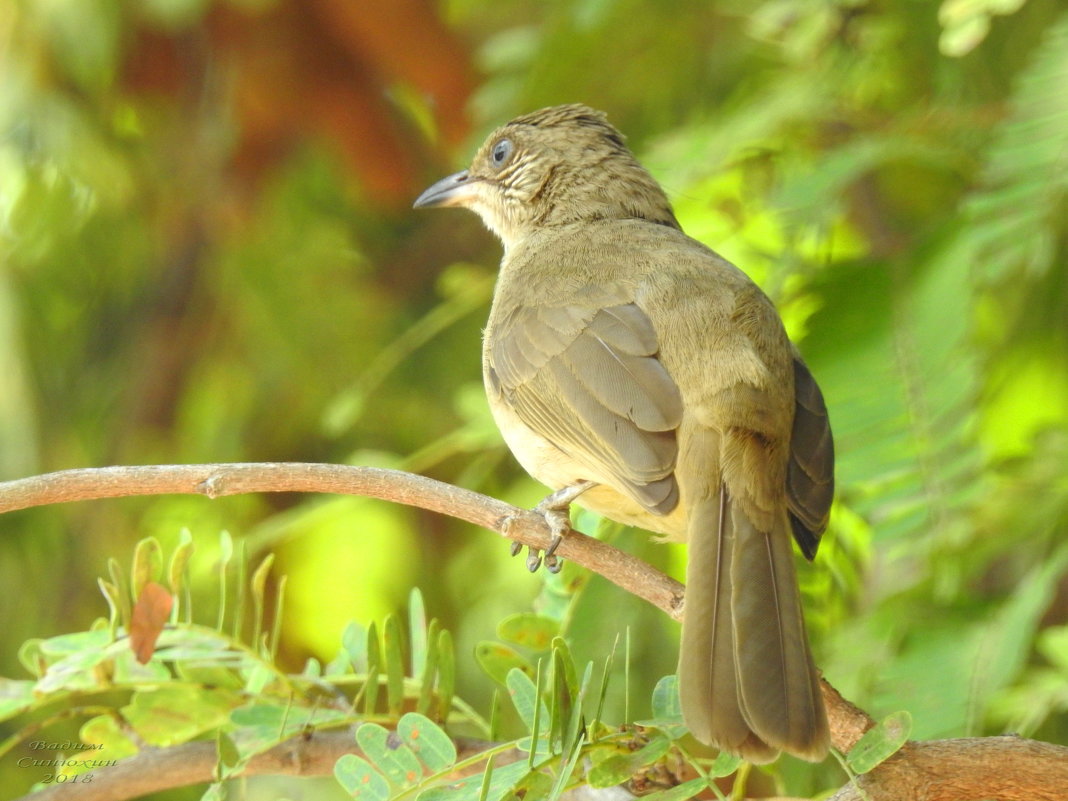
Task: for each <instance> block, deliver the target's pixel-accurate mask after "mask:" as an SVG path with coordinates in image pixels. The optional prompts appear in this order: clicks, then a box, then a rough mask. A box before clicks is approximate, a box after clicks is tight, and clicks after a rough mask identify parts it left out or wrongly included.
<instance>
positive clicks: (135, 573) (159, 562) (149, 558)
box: [130, 537, 163, 601]
mask: <svg viewBox="0 0 1068 801" xmlns="http://www.w3.org/2000/svg"><path fill="white" fill-rule="evenodd" d="M162 574H163V548H161V547H160V544H159V540H157V539H156V538H155V537H145V538H144V539H143V540H141V541H140V542H138V543H137V547H136V548H134V555H133V569H132V570H131V572H130V575H131V577H132V578H131V584H130V589H131V593H132V597H133V599H134V600H135V601H136V600H137V599H138V598H140V597H141V590H143V589H144V588H145V585H146V584H148V582H150V581H155V582H158V581H159V579H160V576H161V575H162Z"/></svg>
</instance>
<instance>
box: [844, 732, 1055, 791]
mask: <svg viewBox="0 0 1068 801" xmlns="http://www.w3.org/2000/svg"><path fill="white" fill-rule="evenodd" d="M1066 794H1068V748H1065V747H1064V746H1060V745H1052V744H1050V743H1042V742H1038V741H1036V740H1025V739H1023V738H1022V737H1016V736H1014V735H1006V736H1004V737H975V738H969V739H961V740H927V741H925V742H910V743H908V744H906V745H905V747H904V748H902V749H901V750H900V751H898V752H897V753H896V754H894V755H893V756H892V757H890V759H888V760H886V762H883V763H882V764H881V765H879V766H878V767H877V768H876V769H875V770H873V771H872V772H871V773H868V774H866V775H864V776H861V777H860V778H859V779H858V781H857V784H856V785H853V784H847V785H846V786H845V787H843V788H842V789H841V790H839V791H838V792H837V793H835V795H834V796H832V797H831V800H830V801H869V800H870V801H977V799H984V798H996V799H997V800H998V801H1064V798H1065V797H1066Z"/></svg>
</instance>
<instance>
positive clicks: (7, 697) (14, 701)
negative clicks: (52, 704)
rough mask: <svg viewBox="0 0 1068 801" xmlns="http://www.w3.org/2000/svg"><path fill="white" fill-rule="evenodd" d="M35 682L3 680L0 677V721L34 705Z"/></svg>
mask: <svg viewBox="0 0 1068 801" xmlns="http://www.w3.org/2000/svg"><path fill="white" fill-rule="evenodd" d="M34 685H36V682H34V681H29V680H21V681H20V680H16V679H5V678H4V677H2V676H0V721H3V720H7V719H8V718H10V717H14V716H15V715H17V714H19V713H20V712H22V711H23V710H26V709H29V708H30V707H32V706H33V705H34V703H35V702H36V700H37V696H36V695H34V692H33V688H34Z"/></svg>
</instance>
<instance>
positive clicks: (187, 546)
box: [167, 528, 194, 599]
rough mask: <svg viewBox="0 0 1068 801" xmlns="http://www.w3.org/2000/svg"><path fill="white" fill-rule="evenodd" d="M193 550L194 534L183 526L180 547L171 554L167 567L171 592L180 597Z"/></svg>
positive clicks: (179, 540) (179, 541)
mask: <svg viewBox="0 0 1068 801" xmlns="http://www.w3.org/2000/svg"><path fill="white" fill-rule="evenodd" d="M193 550H194V547H193V535H192V534H190V533H189V529H187V528H183V529H182V533H181V534H180V535H179V539H178V547H176V548H175V549H174V553H173V554H171V563H170V565H169V566H168V567H167V581H168V583H169V584H170V587H171V592H172V593H174V594H175V596H176V597H178V598H179V599H180V598H181V594H180V593H181V591H182V589H183V588H184V585H185V571H186V568H187V567H188V566H189V560H190V558H192V556H193Z"/></svg>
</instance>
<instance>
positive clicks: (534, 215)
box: [415, 104, 678, 247]
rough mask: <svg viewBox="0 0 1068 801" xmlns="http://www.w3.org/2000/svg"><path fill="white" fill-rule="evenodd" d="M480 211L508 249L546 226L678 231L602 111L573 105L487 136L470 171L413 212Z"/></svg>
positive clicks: (443, 184)
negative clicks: (639, 225) (621, 224)
mask: <svg viewBox="0 0 1068 801" xmlns="http://www.w3.org/2000/svg"><path fill="white" fill-rule="evenodd" d="M435 206H463V207H465V208H468V209H471V210H472V211H474V212H477V213H478V215H479V216H480V217H481V218H482V220H483V222H485V224H486V226H487V227H488V228H489V229H490V230H491V231H493V232H494V233H495V234H497V236H499V237H500V238H501V241H502V242H503V243H504V245H505V247H508V246H509V245H511V244H512V243H514V242H515V241H517V240H518V239H520V238H522V237H523V236H525V235H527V234H529V233H530V232H531V231H532V230H533V229H535V228H538V227H542V226H553V225H566V224H569V223H574V222H587V221H592V220H600V219H628V218H641V219H646V220H649V221H650V222H655V223H660V224H662V225H669V226H671V227H674V228H677V227H678V223H677V222H676V220H675V215H674V214H673V213H672V211H671V204H670V203H669V202H668V199H667V197H666V196H665V195H664V191H663V190H662V189H661V188H660V186H659V185H658V184H657V183H656V181H655V180H653V177H652V176H651V175H649V173H648V172H646V170H645V168H644V167H642V166H641V165H640V164H639V163H638V162H637V160H636V159H635V158H634V156H633V155H632V154H631V152H630V151H629V150H628V149H627V146H626V144H625V142H624V138H623V135H622V134H620V133H619V131H617V130H616V129H615V128H614V127H612V126H611V125H610V124H609V123H608V121H607V120H606V118H605V115H604V114H603V113H602V112H600V111H595V110H594V109H591V108H589V107H588V106H583V105H579V104H570V105H566V106H552V107H550V108H544V109H541V110H539V111H534V112H532V113H530V114H525V115H523V116H522V117H517V118H516V119H514V120H512V121H511V122H509V123H506V124H505V125H502V126H501V127H500V128H498V129H497V130H495V131H494V132H493V133H492V134H490V136H489V138H488V139H487V140H486V141H485V143H483V145H482V147H481V148H479V150H478V153H476V154H475V158H474V160H473V161H472V162H471V166H470V167H469V168H468V169H466V170H463V171H462V172H458V173H455V174H454V175H450V176H448V177H447V178H443V179H442V180H440V181H438V182H437V183H436V184H434V185H433V186H431V187H430V188H429V189H427V190H426V191H425V192H423V194H421V195H420V196H419V197H418V198H417V199H416V201H415V208H427V207H435Z"/></svg>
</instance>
